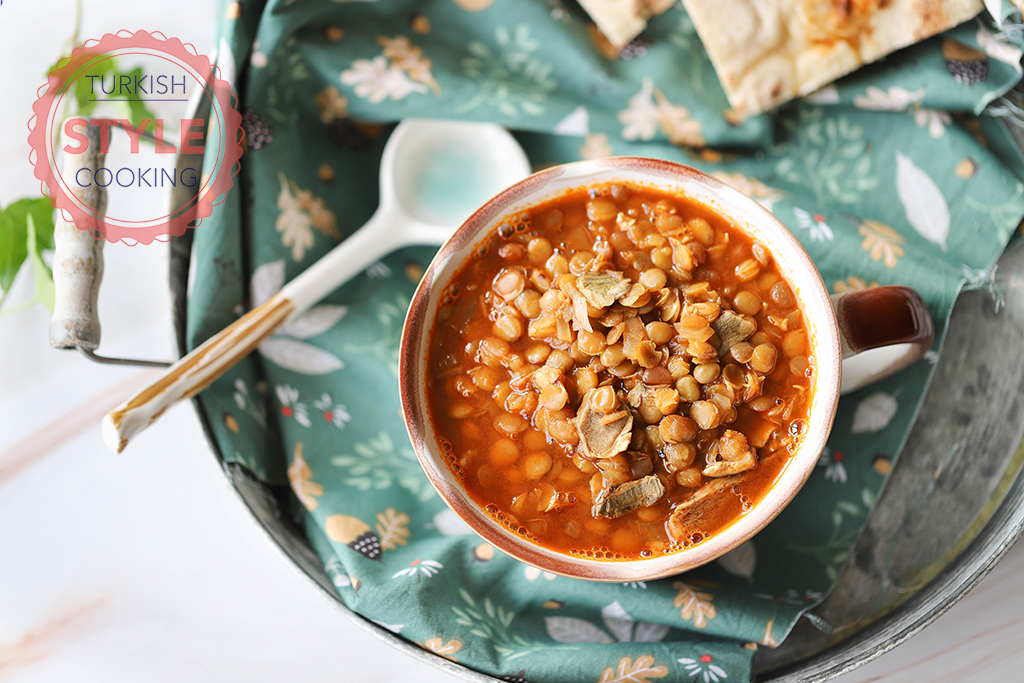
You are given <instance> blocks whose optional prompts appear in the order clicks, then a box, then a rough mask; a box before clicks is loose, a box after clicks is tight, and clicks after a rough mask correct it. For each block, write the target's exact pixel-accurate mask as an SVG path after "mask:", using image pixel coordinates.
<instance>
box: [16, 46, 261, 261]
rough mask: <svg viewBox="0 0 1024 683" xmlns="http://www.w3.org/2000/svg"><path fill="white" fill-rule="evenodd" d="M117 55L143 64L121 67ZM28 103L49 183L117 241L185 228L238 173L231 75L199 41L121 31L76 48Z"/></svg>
mask: <svg viewBox="0 0 1024 683" xmlns="http://www.w3.org/2000/svg"><path fill="white" fill-rule="evenodd" d="M115 60H117V62H116V63H119V64H120V63H123V62H126V61H132V62H139V61H141V63H142V64H143V66H142V67H136V68H134V69H133V70H132V71H130V72H128V73H124V72H122V71H119V70H116V69H114V68H113V65H114V64H115ZM32 109H33V116H32V118H31V119H30V120H29V130H30V131H31V132H30V134H29V138H28V140H29V145H30V146H31V150H32V151H31V152H30V154H29V160H30V161H31V162H32V164H33V165H34V166H35V176H36V178H38V179H39V180H40V182H41V185H42V186H43V192H44V194H48V195H49V197H50V203H51V204H52V205H53V206H54V208H57V209H60V210H61V211H62V212H64V214H65V218H67V217H69V216H70V219H71V220H72V221H73V222H74V224H75V225H76V226H77V227H78V228H79V229H81V230H89V231H90V232H92V233H94V235H96V236H97V237H99V236H102V237H103V238H105V239H106V240H108V241H110V242H117V241H122V240H123V241H125V242H126V243H128V244H134V243H137V242H141V243H142V244H149V243H150V242H152V241H153V240H154V239H158V238H161V237H164V238H166V236H178V235H181V234H182V233H184V232H185V230H186V229H187V228H189V227H195V226H197V225H199V223H200V222H201V221H202V219H203V218H205V217H207V216H209V215H210V214H211V213H212V212H213V207H214V205H215V204H218V203H220V202H221V201H223V195H224V193H226V192H227V191H228V190H229V189H230V188H231V184H232V178H233V176H234V175H235V174H236V173H237V172H238V161H239V159H240V158H241V156H242V146H241V139H242V135H243V134H242V128H241V123H242V117H241V115H240V114H239V113H238V111H237V109H236V108H235V104H234V102H233V101H232V96H231V88H230V84H229V83H228V82H227V81H224V80H222V79H220V78H219V77H218V71H217V68H216V67H215V66H213V65H211V63H210V60H209V59H207V58H206V57H204V56H202V55H200V54H197V53H196V51H195V49H194V48H193V47H192V46H191V45H187V44H182V42H181V41H180V40H177V39H175V38H167V37H166V36H164V35H163V34H160V33H148V32H146V31H138V32H136V33H129V32H127V31H121V32H119V33H117V34H116V35H115V34H107V35H105V36H103V38H102V39H100V40H99V41H88V42H87V43H86V44H85V45H84V46H82V47H79V48H76V49H75V50H74V52H72V54H71V57H70V58H66V59H63V60H61V61H60V62H59V63H58V65H57V66H56V67H55V68H54V69H53V70H52V71H51V72H50V74H49V77H48V79H47V83H46V85H44V86H42V87H41V88H40V89H39V97H38V99H37V100H36V102H35V104H34V105H33V107H32ZM183 111H188V112H189V113H188V114H181V113H180V112H183ZM168 196H170V201H169V202H168ZM98 198H101V199H98Z"/></svg>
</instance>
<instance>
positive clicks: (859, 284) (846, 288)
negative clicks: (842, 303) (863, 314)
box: [832, 233, 878, 294]
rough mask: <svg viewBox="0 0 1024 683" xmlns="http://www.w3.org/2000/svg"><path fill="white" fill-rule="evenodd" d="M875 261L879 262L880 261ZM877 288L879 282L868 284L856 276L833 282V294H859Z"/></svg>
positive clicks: (873, 281)
mask: <svg viewBox="0 0 1024 683" xmlns="http://www.w3.org/2000/svg"><path fill="white" fill-rule="evenodd" d="M862 234H863V233H862ZM875 260H876V261H877V260H878V259H875ZM877 286H878V282H877V281H875V280H872V281H871V282H868V281H867V280H865V279H863V278H859V277H857V276H856V275H851V276H850V277H848V278H846V280H836V281H835V282H833V283H832V293H833V294H845V293H846V292H859V291H860V290H862V289H867V288H868V287H877Z"/></svg>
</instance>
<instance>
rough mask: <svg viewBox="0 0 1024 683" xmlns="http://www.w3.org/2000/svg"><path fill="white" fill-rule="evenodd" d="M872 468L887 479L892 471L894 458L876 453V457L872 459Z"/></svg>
mask: <svg viewBox="0 0 1024 683" xmlns="http://www.w3.org/2000/svg"><path fill="white" fill-rule="evenodd" d="M871 466H872V467H874V468H875V471H876V472H878V473H879V474H881V475H882V476H883V477H887V476H889V472H891V471H892V458H890V457H889V456H888V455H886V454H885V453H875V457H874V458H872V459H871Z"/></svg>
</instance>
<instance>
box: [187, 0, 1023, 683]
mask: <svg viewBox="0 0 1024 683" xmlns="http://www.w3.org/2000/svg"><path fill="white" fill-rule="evenodd" d="M224 16H225V17H226V18H225V21H224V26H223V30H222V32H221V33H222V36H221V42H220V47H219V50H218V56H217V62H218V64H219V65H220V68H221V69H222V71H223V75H224V76H225V77H226V78H228V79H229V80H230V81H232V82H233V83H234V84H235V88H236V93H237V95H238V96H239V100H240V108H241V109H243V111H244V121H245V127H246V133H247V145H248V149H247V151H246V153H245V155H244V156H243V159H242V170H241V174H240V176H239V181H240V182H239V183H237V184H236V187H235V188H233V189H232V191H231V192H230V193H229V195H228V196H227V201H226V202H225V203H224V204H223V205H222V206H221V207H219V209H218V210H217V212H216V213H215V214H214V216H212V217H211V218H210V219H207V220H206V221H205V222H204V223H203V224H202V226H201V227H200V228H198V229H197V230H196V233H195V245H196V251H195V262H194V264H193V269H194V271H195V281H194V286H193V290H192V294H191V300H190V305H189V309H188V312H189V319H188V335H189V340H190V343H191V344H193V345H198V344H199V343H201V342H202V341H203V340H204V339H206V338H207V337H208V336H209V335H211V334H212V333H214V332H215V331H217V330H219V329H221V328H223V327H224V326H225V325H227V324H228V323H230V322H231V321H232V320H234V319H236V318H237V317H238V316H239V315H241V314H242V313H243V312H244V311H245V310H246V309H248V308H251V307H252V306H255V305H257V304H258V303H260V302H261V301H263V300H265V299H266V298H267V297H269V296H270V295H271V294H273V292H275V291H276V290H277V289H278V288H280V287H281V285H282V284H283V283H284V282H285V281H287V280H288V279H290V278H293V277H295V275H296V274H298V273H299V272H300V271H302V270H303V269H304V268H306V267H307V266H309V265H310V264H311V263H313V262H314V261H315V260H316V259H317V258H319V257H320V256H322V255H323V254H324V253H325V252H327V251H328V250H329V249H330V248H331V247H333V246H334V245H335V244H336V243H337V242H338V241H339V240H341V239H343V238H344V236H345V235H347V234H349V233H351V232H352V231H353V230H355V229H356V228H358V227H359V226H360V225H362V223H363V222H364V221H365V220H366V219H367V218H369V217H370V215H371V214H372V212H373V210H374V209H375V207H376V197H377V170H378V163H379V159H380V154H381V150H382V147H383V145H384V142H385V140H386V139H387V135H388V133H389V130H390V124H391V123H393V122H395V121H398V120H400V119H402V118H403V117H421V118H430V117H433V118H450V119H466V120H486V121H495V122H498V123H501V124H503V125H506V126H508V127H509V128H511V129H512V130H514V131H515V132H516V134H517V136H518V137H519V139H520V141H521V142H522V144H523V146H524V148H525V149H526V151H527V153H528V155H529V156H530V158H531V160H532V161H533V162H534V164H535V166H537V167H542V166H546V165H549V164H554V163H561V162H567V161H574V160H578V159H581V158H594V157H599V156H604V155H611V154H636V155H644V156H652V157H661V158H665V159H671V160H675V161H681V162H683V163H688V164H691V165H694V166H697V167H698V168H701V169H703V170H705V171H707V172H709V173H712V174H714V175H715V176H717V177H719V178H721V179H723V180H725V181H726V182H728V183H730V184H732V185H734V186H736V187H737V188H739V189H740V190H742V191H743V192H746V193H748V194H750V195H751V196H753V197H755V198H756V199H757V200H758V201H760V202H761V203H763V204H764V205H765V206H767V207H768V208H769V209H771V210H772V211H773V212H774V213H775V214H776V215H777V216H778V217H779V218H780V219H781V220H782V221H783V222H784V223H785V224H786V225H787V226H788V227H789V228H790V229H791V230H792V231H793V232H794V233H795V234H796V235H797V237H798V238H799V239H800V240H801V241H802V242H803V244H804V245H805V247H806V248H807V250H808V251H809V252H810V254H811V256H812V257H813V258H814V259H815V261H816V263H817V265H818V267H819V269H820V270H821V272H822V274H823V275H824V278H825V281H826V283H828V285H829V286H830V288H831V289H832V291H834V292H840V291H845V290H849V289H856V288H861V287H865V286H868V285H869V284H873V283H876V282H877V283H879V284H890V283H899V284H907V285H910V286H913V287H915V288H916V289H918V291H920V292H921V294H922V295H923V296H924V298H925V299H926V301H927V302H928V304H929V306H930V308H931V312H932V315H933V316H934V318H935V320H936V323H937V327H938V337H937V341H936V346H935V349H936V351H933V352H932V353H931V354H930V355H929V357H928V358H926V359H925V360H924V361H922V362H920V363H918V364H916V365H915V366H913V367H911V368H909V369H908V370H906V371H904V372H902V373H900V374H899V375H897V376H895V377H892V378H890V379H888V380H885V381H883V382H879V383H877V384H875V385H872V386H871V387H869V388H867V389H864V390H861V391H860V392H857V393H855V394H851V395H849V396H847V397H845V398H844V399H843V401H842V403H841V406H840V410H839V415H838V417H837V419H836V423H835V429H834V431H833V434H832V437H831V439H830V442H829V447H828V449H827V450H826V451H825V452H824V453H823V454H822V457H821V461H820V464H819V466H818V468H817V470H816V471H815V473H814V474H813V475H812V477H811V480H810V481H809V483H808V484H807V486H806V487H805V488H804V489H803V491H802V492H801V493H800V494H799V496H798V497H797V499H796V500H795V501H794V502H793V504H792V505H790V506H789V508H787V510H786V511H785V512H784V513H783V514H782V515H781V516H780V517H779V518H778V520H777V521H775V522H774V523H772V524H771V525H770V526H769V527H768V528H767V529H765V530H764V531H763V532H762V533H760V534H759V535H758V536H757V537H756V538H754V539H753V540H752V541H750V542H748V543H746V544H744V545H743V546H742V547H740V548H738V549H737V550H735V551H734V552H732V553H730V554H729V555H727V556H725V557H724V558H722V559H721V560H719V561H717V562H715V563H713V564H712V565H710V566H707V567H705V568H702V569H700V570H698V571H694V572H691V573H688V574H685V575H682V576H679V577H676V578H670V579H665V580H661V581H657V582H648V583H634V584H626V585H621V584H616V585H607V584H593V583H588V582H584V581H577V580H572V579H566V578H561V577H557V578H556V577H555V576H552V575H548V574H544V573H541V572H539V571H537V570H535V569H532V568H530V567H527V566H525V565H522V564H520V563H518V562H516V561H514V560H512V559H510V558H508V557H505V556H504V555H502V554H501V553H499V552H496V551H495V550H494V549H493V548H492V547H491V546H489V545H488V544H486V543H484V542H483V541H482V540H481V539H480V538H478V537H476V536H474V535H473V534H471V533H470V532H469V530H468V528H467V527H465V526H464V525H462V524H461V523H459V522H458V521H457V520H456V519H455V518H454V517H453V515H452V514H451V513H450V512H449V511H448V509H447V508H446V507H445V505H444V504H443V503H442V502H441V501H440V499H439V498H438V497H437V495H436V494H435V493H434V491H433V489H432V488H431V487H430V484H429V483H428V482H427V479H426V478H425V476H424V475H423V474H422V473H421V471H420V468H419V466H418V463H417V461H416V458H415V456H414V455H413V451H412V448H411V446H410V444H409V442H408V437H407V436H406V432H405V428H404V425H403V424H402V420H401V418H400V416H399V412H398V410H399V403H398V382H397V374H398V364H397V354H398V342H399V335H400V331H401V326H402V321H403V317H404V314H405V310H406V307H407V305H408V302H409V298H410V295H411V294H412V292H413V290H414V288H415V285H416V282H417V280H418V279H419V277H420V275H421V273H422V272H423V269H424V267H425V266H426V264H427V263H428V262H429V260H430V258H431V256H432V254H433V251H434V249H433V248H429V247H418V248H411V249H404V250H402V251H399V252H397V253H394V254H392V255H390V256H388V257H387V258H385V259H383V260H382V261H380V262H378V263H375V264H374V265H373V266H372V267H371V268H369V269H368V270H367V271H366V272H365V273H363V274H362V275H360V276H359V277H357V278H356V279H354V280H353V281H351V282H350V283H348V284H347V285H345V286H343V287H341V288H340V289H338V290H337V291H336V292H334V293H333V294H332V295H330V296H329V297H328V298H327V299H326V300H325V301H324V302H322V303H321V304H320V305H318V306H317V307H315V308H314V309H312V310H311V311H309V312H308V313H306V314H305V315H303V316H301V317H300V318H299V319H298V320H296V321H294V322H292V323H290V324H289V325H288V326H287V327H286V328H283V329H282V330H280V332H279V333H277V334H276V335H274V337H272V338H271V339H270V340H269V341H267V342H266V343H265V344H263V346H262V347H261V348H260V352H259V353H258V354H254V355H253V356H252V357H250V358H249V359H247V360H246V361H245V362H244V363H242V364H240V365H239V366H237V367H236V368H235V369H233V370H232V372H231V373H229V375H227V376H225V377H224V378H223V379H221V380H220V381H218V382H217V383H215V384H214V385H213V386H212V387H210V388H209V389H208V390H207V391H205V392H204V393H203V394H202V395H201V402H202V404H203V408H204V409H205V411H206V412H207V413H208V414H209V415H210V416H212V417H213V418H214V421H215V425H214V431H215V433H216V438H217V441H218V444H219V446H220V449H221V451H222V452H223V453H224V455H225V457H226V458H227V459H228V460H229V461H233V462H237V463H240V464H242V465H244V466H245V467H246V468H248V469H249V470H251V471H252V472H253V473H254V474H255V475H256V476H257V477H259V478H260V479H261V480H262V481H264V482H266V483H267V484H268V485H271V486H277V487H281V490H283V491H289V496H290V499H291V501H292V503H293V507H294V511H295V512H294V514H295V515H296V517H297V518H298V519H299V520H300V521H301V523H302V525H304V528H305V529H306V532H307V534H308V536H309V539H310V541H311V542H312V544H313V545H314V547H315V548H316V549H317V551H318V553H319V555H320V557H321V559H322V561H323V563H324V567H325V568H326V571H327V573H328V574H329V576H330V577H331V578H332V580H333V582H334V585H335V586H336V587H337V592H338V596H339V597H340V599H341V600H343V601H344V602H345V604H346V605H348V606H349V607H350V608H352V609H353V610H355V611H356V612H358V613H360V614H362V615H364V616H365V617H367V618H368V619H371V620H374V621H376V622H377V623H378V624H379V625H380V626H381V627H382V628H386V629H389V630H391V631H393V632H395V633H398V634H400V635H401V636H402V637H404V638H407V639H408V640H410V641H413V642H415V643H418V644H419V645H420V646H422V647H423V648H426V649H428V650H431V651H433V652H435V653H437V655H438V656H441V657H447V658H449V659H452V660H455V661H457V662H459V663H460V664H463V665H465V666H467V667H470V668H473V669H477V670H480V671H484V672H487V673H490V674H493V675H495V676H501V677H504V679H505V680H515V681H524V680H528V681H532V682H534V683H540V682H542V681H551V682H555V681H557V682H560V683H565V682H576V681H581V682H587V683H590V682H592V681H593V682H598V681H600V682H602V683H611V682H612V681H632V682H634V683H638V682H647V681H653V680H656V679H659V678H664V679H666V680H677V681H689V680H693V681H698V680H700V681H703V682H704V683H709V682H711V681H716V682H717V681H742V680H746V679H748V678H749V677H750V675H751V662H752V659H753V654H754V652H755V650H756V649H757V648H758V647H772V646H774V645H776V644H777V643H778V642H780V641H781V640H782V639H783V638H785V637H786V635H787V633H788V632H789V631H790V629H791V628H792V626H793V624H794V623H795V622H796V621H797V619H798V618H800V615H801V614H802V613H803V612H804V611H805V610H806V609H807V608H808V607H811V606H813V605H814V604H816V603H817V602H818V601H820V600H821V599H822V597H823V596H824V595H825V594H826V593H827V592H828V591H829V590H830V588H831V586H832V583H833V582H834V580H835V578H836V577H837V575H838V572H839V570H840V569H841V567H842V566H843V564H844V562H845V561H846V560H847V557H848V554H849V551H850V548H851V546H852V545H853V542H854V540H855V539H856V537H857V535H858V533H859V530H860V529H861V526H862V524H863V522H864V520H865V519H866V516H867V515H868V513H869V512H870V510H871V508H872V505H873V503H874V501H875V496H876V494H877V492H878V490H879V488H880V487H881V486H882V484H883V483H884V481H885V476H886V474H887V473H888V471H889V468H890V467H891V464H892V462H893V460H894V459H895V458H896V456H897V454H898V453H899V451H900V447H901V445H902V443H903V441H904V439H905V438H906V435H907V433H908V431H909V428H910V425H911V423H912V421H913V418H914V415H915V412H916V410H917V407H918V405H919V403H920V399H921V396H922V394H923V392H924V390H925V387H926V385H927V383H928V379H929V377H930V375H931V371H932V365H933V363H934V361H935V359H936V352H937V350H938V349H939V347H940V345H941V340H942V338H943V336H944V332H945V330H946V323H947V317H948V313H949V310H950V308H951V306H952V304H953V301H954V299H955V298H956V296H957V293H958V292H959V290H960V289H961V287H962V286H963V285H964V283H965V282H967V283H973V284H975V285H979V284H983V283H984V282H986V281H988V279H989V278H990V275H991V270H990V269H991V268H992V267H993V263H994V261H995V259H996V257H997V256H998V254H999V253H1000V252H1001V250H1002V249H1003V247H1004V245H1005V244H1006V241H1007V240H1008V239H1009V237H1010V236H1011V234H1012V233H1013V231H1014V229H1015V227H1016V226H1017V224H1018V222H1019V221H1020V219H1021V216H1022V215H1024V186H1022V185H1021V182H1020V180H1019V178H1018V177H1017V175H1015V172H1014V171H1015V169H1021V168H1022V167H1024V164H1022V161H1021V159H1020V157H1019V153H1018V152H1017V151H1016V148H1015V147H1013V145H1012V142H1011V141H1010V139H1009V137H1008V135H1006V133H1005V131H1004V130H1003V129H1002V128H1001V127H1000V126H999V125H997V124H998V122H994V121H993V120H992V119H990V118H986V117H984V116H983V117H981V118H977V117H976V114H978V113H979V112H981V111H982V109H983V108H984V107H985V106H986V105H987V104H989V103H990V102H992V101H993V100H996V99H997V98H1000V97H1001V96H1002V95H1003V94H1004V93H1005V92H1006V91H1007V90H1008V89H1009V88H1011V87H1012V86H1013V85H1014V84H1015V83H1016V82H1017V81H1018V80H1019V79H1020V77H1021V69H1020V66H1019V62H1020V58H1021V48H1020V46H1019V45H1018V43H1017V42H1014V40H1011V39H1010V38H1008V37H1007V33H1010V32H1007V31H1002V32H1000V31H999V30H997V28H995V27H994V26H993V24H992V23H991V21H990V19H989V18H988V17H987V16H986V17H983V18H979V19H977V20H975V21H972V22H969V23H967V24H965V25H964V26H961V27H959V28H957V29H955V30H953V31H951V32H949V33H948V34H947V35H946V36H939V37H936V38H933V39H931V40H927V41H925V42H923V43H921V44H919V45H916V46H914V47H912V48H909V49H907V50H905V51H903V52H901V53H898V54H896V55H893V56H891V57H890V58H889V59H887V60H885V61H884V62H882V63H880V64H877V65H874V66H871V67H868V68H865V69H863V70H861V71H860V72H858V73H856V74H854V75H852V76H850V77H848V78H846V79H845V80H843V81H841V82H839V83H837V84H835V85H834V86H829V87H827V88H825V89H823V90H822V91H819V92H818V93H816V94H815V95H814V96H813V97H810V98H806V99H805V100H804V101H800V102H796V103H793V104H791V105H790V106H787V107H786V108H785V109H783V110H782V111H780V112H778V113H777V114H775V115H773V116H760V117H757V118H754V119H751V120H748V121H746V122H744V123H743V124H742V125H732V124H730V123H729V122H728V121H727V120H726V118H725V117H724V116H723V111H724V110H725V109H726V108H727V103H726V99H725V96H724V94H723V93H722V91H721V88H720V87H719V85H718V81H717V79H716V77H715V74H714V70H713V69H712V67H711V64H710V62H709V61H708V59H707V57H706V56H705V54H704V51H703V49H702V47H701V45H700V42H699V41H698V39H697V37H696V33H695V32H694V30H693V27H692V24H691V23H690V21H689V19H688V18H687V16H686V15H685V13H684V11H683V10H682V9H681V8H678V7H677V8H673V9H672V10H670V11H669V12H667V13H665V14H664V15H662V16H660V17H658V18H656V19H654V20H652V22H651V24H650V26H649V28H648V30H647V31H646V32H645V33H644V34H643V35H642V36H641V37H640V38H638V39H637V40H634V41H633V42H632V43H630V44H629V45H628V46H627V48H626V50H625V51H624V52H623V54H622V55H621V56H620V57H619V58H618V59H610V58H608V57H606V56H604V55H603V54H602V52H601V49H600V46H599V44H598V43H597V42H595V40H594V38H593V35H594V34H593V31H592V28H591V26H590V23H589V21H588V19H587V18H586V16H585V15H584V14H582V13H581V12H580V11H579V9H578V8H577V7H575V6H569V5H562V4H561V3H560V2H558V0H532V1H529V2H528V1H525V0H520V1H519V2H514V3H513V2H509V1H508V0H504V1H501V0H499V1H494V0H454V1H453V0H429V1H425V2H412V1H411V0H410V1H404V2H403V1H400V0H380V1H378V2H354V3H346V2H323V1H314V0H267V1H266V2H261V1H259V0H250V1H247V2H241V3H238V2H235V3H231V4H230V5H227V6H226V9H225V15H224ZM1001 18H1002V17H1001ZM1017 29H1018V30H1017V31H1016V35H1018V36H1019V35H1020V31H1019V26H1017ZM947 38H948V39H953V40H956V41H959V42H960V43H963V44H965V45H966V46H969V47H973V48H975V49H976V50H978V53H977V55H978V56H976V57H974V58H972V59H970V60H967V61H964V60H963V59H959V60H955V59H954V60H947V59H946V58H945V57H944V56H943V41H944V40H946V39H947ZM961 54H962V51H961ZM1004 108H1005V107H1004ZM683 146H685V148H686V149H688V150H690V151H686V149H684V147H683ZM286 487H287V488H286ZM343 665H344V663H343V662H339V666H343Z"/></svg>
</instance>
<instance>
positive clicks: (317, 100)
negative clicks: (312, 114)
mask: <svg viewBox="0 0 1024 683" xmlns="http://www.w3.org/2000/svg"><path fill="white" fill-rule="evenodd" d="M313 103H314V104H316V108H317V109H318V110H319V111H320V120H321V121H322V122H323V123H331V122H332V121H334V120H336V119H343V118H345V117H346V116H348V98H347V97H345V96H344V95H342V94H341V93H340V92H338V89H337V88H335V87H334V86H333V85H330V86H327V87H326V88H324V89H323V90H321V91H320V92H318V93H317V94H316V97H314V98H313Z"/></svg>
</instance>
